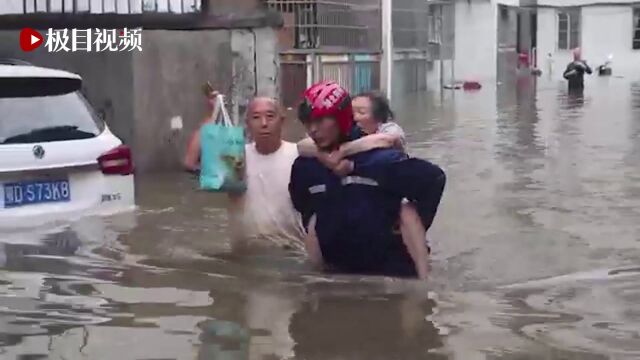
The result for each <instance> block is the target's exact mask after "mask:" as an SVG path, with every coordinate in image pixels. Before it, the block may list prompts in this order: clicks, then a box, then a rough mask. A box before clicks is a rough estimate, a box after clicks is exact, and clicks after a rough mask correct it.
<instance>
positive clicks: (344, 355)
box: [0, 77, 640, 360]
mask: <svg viewBox="0 0 640 360" xmlns="http://www.w3.org/2000/svg"><path fill="white" fill-rule="evenodd" d="M536 80H537V81H538V83H537V84H536V83H535V82H536ZM590 80H591V81H590V82H589V83H588V84H587V86H588V88H587V90H586V92H585V94H584V96H582V97H580V96H567V94H566V90H565V88H564V84H562V83H556V82H550V81H545V80H544V79H535V78H531V77H523V78H520V79H519V80H517V81H514V82H513V83H511V82H509V83H505V84H501V85H499V86H498V87H497V89H495V88H492V87H488V86H487V87H485V88H484V89H482V90H481V91H479V92H474V93H465V92H446V93H444V94H443V95H441V94H439V93H434V94H426V95H425V94H422V95H419V96H413V97H407V99H404V100H403V101H402V102H398V103H397V104H396V108H397V110H398V111H397V112H398V118H399V122H400V123H401V124H402V125H403V126H404V127H405V129H406V130H407V132H408V133H409V140H410V143H411V152H412V153H413V154H414V155H417V156H421V157H427V158H429V159H432V160H433V161H434V162H436V163H438V164H440V165H441V166H442V167H443V168H445V170H446V171H447V173H448V180H449V183H448V185H447V189H446V193H445V197H444V199H443V203H442V207H441V211H440V213H439V215H438V218H437V219H436V223H435V225H434V228H433V229H432V231H431V232H430V238H431V242H432V245H433V248H434V255H433V261H432V267H433V272H432V275H431V278H430V279H429V281H428V282H426V283H419V282H415V281H404V280H402V281H401V280H393V279H384V278H365V277H348V276H328V275H323V274H319V273H314V272H312V271H310V270H309V269H308V268H307V267H306V266H305V264H304V262H303V260H302V259H300V257H299V256H297V255H295V254H286V253H281V252H278V251H275V250H274V251H266V250H264V251H260V252H256V253H252V254H248V255H245V256H238V255H234V254H231V253H230V252H229V243H228V241H227V240H226V237H225V227H226V213H225V210H224V199H223V198H221V197H220V196H218V195H211V194H203V193H200V192H197V191H195V190H194V189H195V186H196V183H195V181H194V179H193V178H191V177H190V176H188V175H182V174H175V175H163V176H154V177H149V178H140V179H138V193H139V200H138V201H139V205H140V208H139V210H137V211H136V212H135V213H125V214H120V215H117V216H112V217H108V218H100V217H90V218H85V219H82V220H80V221H77V222H74V223H72V224H68V225H65V224H60V225H59V226H57V227H55V228H39V229H33V230H30V231H28V232H24V231H23V232H21V233H10V234H3V236H2V238H1V239H0V358H2V359H14V358H16V359H39V358H50V359H216V360H217V359H223V360H226V359H229V360H231V359H233V360H236V359H269V360H272V359H323V360H324V359H326V360H332V359H336V360H338V359H340V360H342V359H363V360H373V359H384V360H389V359H402V360H404V359H464V360H473V359H518V360H520V359H581V360H582V359H586V360H590V359H634V358H640V306H639V305H638V304H639V303H640V83H634V82H631V81H630V80H628V79H619V78H615V77H612V78H595V77H594V78H591V79H590Z"/></svg>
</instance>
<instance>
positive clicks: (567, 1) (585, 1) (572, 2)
mask: <svg viewBox="0 0 640 360" xmlns="http://www.w3.org/2000/svg"><path fill="white" fill-rule="evenodd" d="M505 1H506V0H505ZM537 2H538V6H554V7H563V6H585V5H587V6H590V5H594V4H633V3H637V2H638V0H537Z"/></svg>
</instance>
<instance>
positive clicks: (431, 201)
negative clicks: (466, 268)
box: [381, 158, 446, 229]
mask: <svg viewBox="0 0 640 360" xmlns="http://www.w3.org/2000/svg"><path fill="white" fill-rule="evenodd" d="M385 170H386V174H385V177H384V181H383V182H382V184H381V185H382V186H383V187H384V188H386V189H388V190H390V191H391V192H393V193H395V194H397V195H398V196H399V197H403V198H407V199H409V200H410V201H412V202H414V204H415V206H416V210H417V211H418V214H419V215H420V218H421V219H422V223H423V225H424V228H425V229H429V227H430V226H431V223H432V222H433V219H434V217H435V215H436V212H437V211H438V206H439V205H440V199H441V198H442V193H443V192H444V186H445V183H446V175H445V173H444V171H443V170H442V169H441V168H440V167H438V166H437V165H435V164H432V163H430V162H428V161H426V160H421V159H415V158H408V159H406V160H401V161H396V162H393V163H391V164H389V166H388V167H387V168H386V169H385Z"/></svg>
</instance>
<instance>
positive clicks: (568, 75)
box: [562, 48, 593, 91]
mask: <svg viewBox="0 0 640 360" xmlns="http://www.w3.org/2000/svg"><path fill="white" fill-rule="evenodd" d="M592 72H593V71H592V70H591V67H589V65H587V62H586V61H585V60H583V59H582V51H581V50H580V48H576V49H573V61H572V62H571V63H569V65H567V69H566V70H565V71H564V74H562V76H563V77H564V78H565V79H566V80H568V81H569V91H582V90H583V89H584V74H585V73H587V74H591V73H592Z"/></svg>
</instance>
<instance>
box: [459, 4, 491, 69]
mask: <svg viewBox="0 0 640 360" xmlns="http://www.w3.org/2000/svg"><path fill="white" fill-rule="evenodd" d="M496 12H497V7H496V5H495V3H493V2H492V1H489V0H481V1H470V2H468V1H466V0H462V1H461V0H458V1H456V4H455V23H456V25H455V76H456V79H457V80H477V81H486V80H495V79H496V69H497V66H496V52H497V47H496V44H497V30H496V29H497V18H496Z"/></svg>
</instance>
